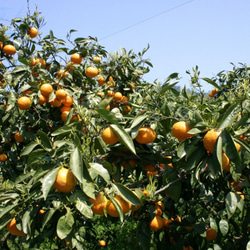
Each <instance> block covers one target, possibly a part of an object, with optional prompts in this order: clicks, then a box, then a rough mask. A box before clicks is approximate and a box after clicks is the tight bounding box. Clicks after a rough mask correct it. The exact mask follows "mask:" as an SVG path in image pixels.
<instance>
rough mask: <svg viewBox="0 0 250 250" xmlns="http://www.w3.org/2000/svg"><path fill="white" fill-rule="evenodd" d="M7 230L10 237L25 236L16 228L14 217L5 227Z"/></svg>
mask: <svg viewBox="0 0 250 250" xmlns="http://www.w3.org/2000/svg"><path fill="white" fill-rule="evenodd" d="M7 229H8V231H9V232H10V233H11V234H12V235H16V236H25V235H26V234H25V233H24V232H22V231H20V230H19V229H18V228H17V226H16V218H15V217H14V218H13V219H12V220H11V221H10V223H9V224H8V225H7Z"/></svg>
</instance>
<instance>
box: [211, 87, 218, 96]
mask: <svg viewBox="0 0 250 250" xmlns="http://www.w3.org/2000/svg"><path fill="white" fill-rule="evenodd" d="M218 92H219V91H218V89H216V88H214V89H213V90H212V91H211V92H209V94H208V96H209V97H214V96H215V95H217V94H218Z"/></svg>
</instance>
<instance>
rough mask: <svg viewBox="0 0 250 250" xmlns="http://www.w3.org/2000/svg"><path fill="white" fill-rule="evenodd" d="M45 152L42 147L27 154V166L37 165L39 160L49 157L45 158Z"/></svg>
mask: <svg viewBox="0 0 250 250" xmlns="http://www.w3.org/2000/svg"><path fill="white" fill-rule="evenodd" d="M47 157H48V156H47V152H46V151H44V149H36V150H34V151H32V152H31V153H30V154H29V157H28V160H27V164H28V166H29V167H35V168H36V167H37V166H38V165H39V164H41V162H43V161H44V160H45V159H47V160H48V159H49V157H48V158H47Z"/></svg>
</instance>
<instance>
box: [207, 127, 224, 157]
mask: <svg viewBox="0 0 250 250" xmlns="http://www.w3.org/2000/svg"><path fill="white" fill-rule="evenodd" d="M220 134H221V131H217V130H216V129H211V130H209V131H208V132H207V133H206V134H205V136H204V139H203V145H204V147H205V149H206V150H207V151H209V152H210V153H211V154H212V153H213V151H214V145H215V143H216V141H217V139H218V137H219V136H220Z"/></svg>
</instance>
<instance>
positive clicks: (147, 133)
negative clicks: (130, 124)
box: [135, 127, 156, 144]
mask: <svg viewBox="0 0 250 250" xmlns="http://www.w3.org/2000/svg"><path fill="white" fill-rule="evenodd" d="M155 138H156V133H155V131H154V130H153V129H151V128H149V127H142V128H140V129H139V133H138V135H137V136H136V138H135V140H136V141H137V142H139V143H140V144H147V143H151V142H153V141H154V140H155Z"/></svg>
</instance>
